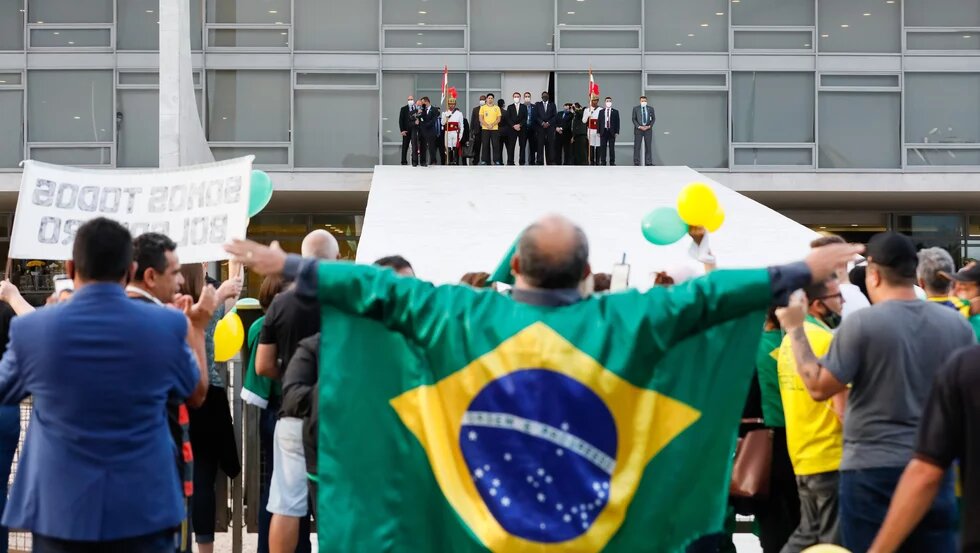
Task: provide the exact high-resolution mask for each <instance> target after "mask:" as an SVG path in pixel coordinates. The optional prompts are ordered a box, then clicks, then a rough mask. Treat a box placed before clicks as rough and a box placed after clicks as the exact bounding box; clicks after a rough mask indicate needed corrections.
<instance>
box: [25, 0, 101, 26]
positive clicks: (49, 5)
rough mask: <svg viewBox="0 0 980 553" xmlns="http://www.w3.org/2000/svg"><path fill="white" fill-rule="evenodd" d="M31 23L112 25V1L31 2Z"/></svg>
mask: <svg viewBox="0 0 980 553" xmlns="http://www.w3.org/2000/svg"><path fill="white" fill-rule="evenodd" d="M28 4H29V5H28V9H27V15H28V17H30V22H31V23H112V0H69V1H66V0H30V2H28Z"/></svg>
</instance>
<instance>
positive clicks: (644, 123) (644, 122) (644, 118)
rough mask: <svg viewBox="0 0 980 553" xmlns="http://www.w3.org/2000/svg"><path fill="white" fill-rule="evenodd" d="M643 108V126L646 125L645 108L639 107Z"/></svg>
mask: <svg viewBox="0 0 980 553" xmlns="http://www.w3.org/2000/svg"><path fill="white" fill-rule="evenodd" d="M640 109H642V110H643V126H644V127H645V126H647V108H645V107H644V108H640Z"/></svg>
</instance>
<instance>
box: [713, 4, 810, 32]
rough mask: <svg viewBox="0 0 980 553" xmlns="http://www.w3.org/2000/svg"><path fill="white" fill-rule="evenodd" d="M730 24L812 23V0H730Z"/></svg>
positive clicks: (802, 24)
mask: <svg viewBox="0 0 980 553" xmlns="http://www.w3.org/2000/svg"><path fill="white" fill-rule="evenodd" d="M731 7H732V25H800V26H811V25H813V18H814V13H813V12H814V3H813V0H740V1H738V2H732V3H731Z"/></svg>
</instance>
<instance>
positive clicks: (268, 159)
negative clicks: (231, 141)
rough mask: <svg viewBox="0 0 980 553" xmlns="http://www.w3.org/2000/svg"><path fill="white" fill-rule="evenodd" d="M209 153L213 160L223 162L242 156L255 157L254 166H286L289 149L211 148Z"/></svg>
mask: <svg viewBox="0 0 980 553" xmlns="http://www.w3.org/2000/svg"><path fill="white" fill-rule="evenodd" d="M211 153H212V154H214V159H215V160H217V161H223V160H226V159H234V158H236V157H242V156H255V161H254V162H253V163H254V164H255V165H288V164H289V149H288V148H286V147H285V146H283V147H281V148H248V147H245V146H241V147H232V146H211Z"/></svg>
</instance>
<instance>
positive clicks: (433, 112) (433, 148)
mask: <svg viewBox="0 0 980 553" xmlns="http://www.w3.org/2000/svg"><path fill="white" fill-rule="evenodd" d="M441 115H442V114H441V113H440V112H439V108H437V107H435V106H429V107H427V108H422V116H421V117H420V118H419V135H420V137H419V151H420V152H421V154H422V155H421V158H422V159H421V163H422V165H427V164H426V152H428V154H429V155H428V157H429V163H431V164H433V165H438V164H439V137H440V136H442V129H441V126H442V117H441Z"/></svg>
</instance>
